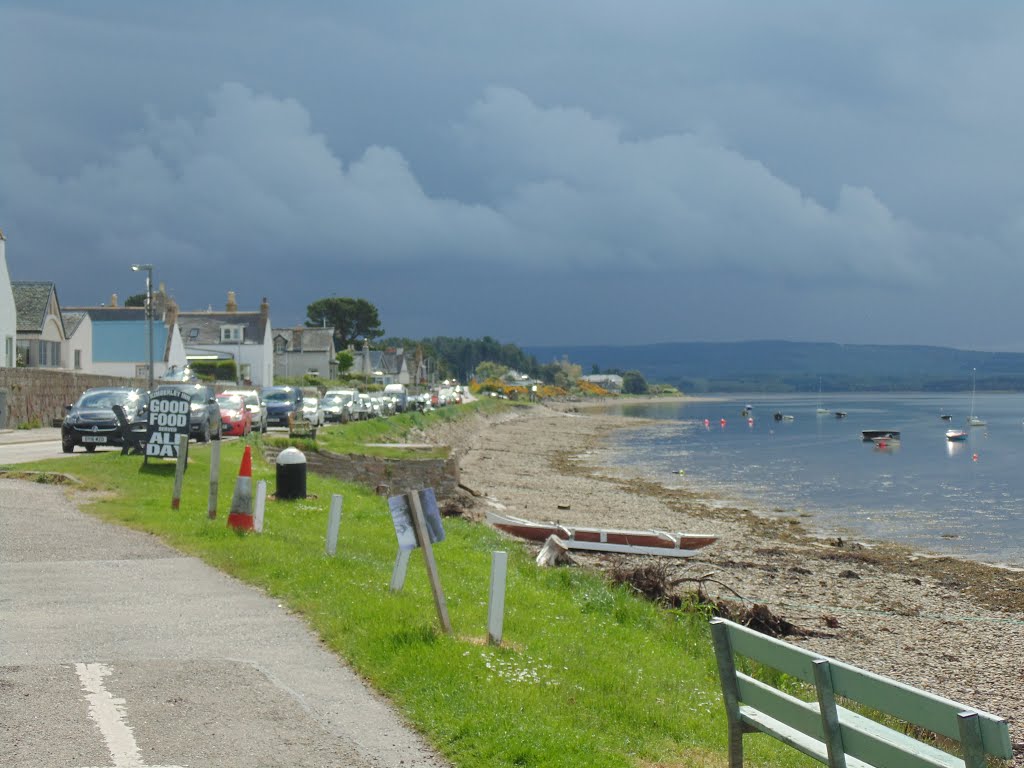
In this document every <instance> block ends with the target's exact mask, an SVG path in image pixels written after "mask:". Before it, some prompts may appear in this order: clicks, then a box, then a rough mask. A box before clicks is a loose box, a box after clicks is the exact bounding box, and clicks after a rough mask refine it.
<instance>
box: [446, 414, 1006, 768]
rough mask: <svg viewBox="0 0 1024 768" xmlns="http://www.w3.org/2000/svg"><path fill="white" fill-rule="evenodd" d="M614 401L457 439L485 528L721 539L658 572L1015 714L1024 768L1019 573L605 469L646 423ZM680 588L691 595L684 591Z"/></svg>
mask: <svg viewBox="0 0 1024 768" xmlns="http://www.w3.org/2000/svg"><path fill="white" fill-rule="evenodd" d="M672 399H673V400H675V399H678V398H672ZM685 399H686V400H687V401H688V402H692V401H694V400H695V398H685ZM651 400H653V401H655V402H667V401H668V400H669V398H665V397H658V398H651ZM623 402H624V401H621V400H616V401H615V404H621V403H623ZM632 402H637V403H639V402H640V400H639V399H638V400H635V401H632ZM608 404H610V403H608V402H602V403H586V404H583V403H580V402H559V403H545V404H543V405H539V406H532V407H530V408H527V409H522V410H520V409H516V410H515V411H513V412H511V413H509V414H508V415H506V416H503V417H501V418H499V419H497V420H495V421H493V422H491V423H489V424H488V425H487V427H486V429H476V430H472V431H471V434H463V435H460V436H457V437H455V440H454V441H453V442H456V443H458V442H462V445H459V446H456V452H457V453H458V455H459V457H460V471H461V475H462V481H463V483H464V484H465V485H466V486H468V487H470V488H472V489H473V490H474V491H475V492H476V493H478V494H479V497H477V498H475V499H473V509H472V510H471V514H472V516H473V517H476V518H482V517H483V510H484V509H486V508H487V507H488V506H490V507H493V508H496V509H504V510H507V511H508V512H509V513H510V514H513V515H517V516H520V517H524V518H527V519H532V520H537V521H549V520H557V521H559V522H563V523H566V524H577V525H600V526H605V527H619V528H661V529H665V530H676V531H687V532H694V533H714V534H717V535H718V536H719V540H718V541H717V542H716V543H715V544H713V545H711V546H709V547H708V548H707V549H704V550H701V551H700V553H699V554H698V555H696V556H694V557H692V558H685V559H683V560H682V561H675V560H673V561H671V562H667V559H665V560H661V559H659V560H657V562H658V563H662V564H665V565H666V566H667V567H668V569H669V572H670V574H671V575H672V577H673V578H676V579H691V580H692V579H694V578H695V577H698V576H705V575H706V574H708V573H711V574H712V579H713V581H714V582H716V583H717V584H714V583H712V582H708V583H707V584H706V589H707V592H708V595H709V596H710V597H712V598H713V599H720V600H725V601H727V602H736V603H740V602H742V604H745V605H746V606H747V607H750V606H752V605H753V604H754V603H760V604H764V605H767V606H768V608H769V610H770V611H771V612H772V613H774V614H776V615H778V616H780V617H781V618H784V619H786V620H788V621H790V622H792V623H793V624H795V625H796V626H798V627H800V628H802V629H805V630H809V631H810V632H812V633H814V635H813V636H810V637H805V638H786V639H787V640H788V641H791V642H795V643H797V644H799V645H802V646H804V647H807V648H810V649H812V650H815V651H817V652H820V653H822V654H825V655H827V656H831V657H834V658H837V659H840V660H843V661H846V662H848V663H851V664H855V665H857V666H860V667H863V668H865V669H869V670H871V671H873V672H876V673H878V674H882V675H886V676H889V677H894V678H896V679H898V680H901V681H903V682H905V683H907V684H909V685H913V686H915V687H919V688H923V689H924V690H928V691H931V692H933V693H935V694H937V695H941V696H945V697H947V698H951V699H955V700H958V701H961V702H963V703H965V704H967V705H969V706H975V707H979V708H981V709H985V710H987V711H990V712H993V713H995V714H998V715H1000V716H1003V717H1005V718H1007V719H1008V720H1009V721H1010V728H1011V734H1012V738H1013V741H1014V743H1015V745H1016V749H1017V759H1016V760H1015V761H1014V763H1013V764H1014V765H1020V766H1024V702H1021V701H1020V696H1019V694H1018V691H1019V690H1020V689H1021V688H1022V687H1024V673H1022V671H1021V663H1020V660H1021V659H1022V658H1024V576H1022V575H1021V571H1020V569H1013V568H1010V567H1001V566H997V565H990V564H987V563H981V562H979V561H973V560H965V559H960V558H956V557H953V556H950V555H944V554H937V553H928V552H916V551H913V550H911V549H909V548H907V547H905V546H901V545H897V544H892V543H888V542H881V541H870V540H868V539H862V538H859V537H858V538H857V539H854V540H850V539H846V538H844V537H846V536H848V535H849V534H848V533H846V532H843V533H841V534H839V535H836V534H835V533H828V532H827V531H824V530H822V529H820V528H819V529H816V530H812V526H811V525H808V524H807V522H806V520H804V519H801V518H799V517H795V516H793V515H782V516H779V517H766V516H763V515H761V514H759V513H755V512H753V511H751V510H750V509H741V508H736V507H729V506H718V505H715V504H713V503H710V501H709V498H708V497H706V496H702V495H701V493H700V492H699V491H695V490H685V489H679V488H668V487H666V486H664V485H662V484H660V483H658V482H656V481H654V480H651V479H645V478H642V477H638V476H630V475H628V474H624V473H623V472H622V471H621V470H619V469H616V470H610V469H608V468H606V467H602V466H600V464H599V462H598V456H597V453H598V452H599V451H600V450H607V448H606V440H607V438H608V436H609V435H610V434H611V433H612V432H614V431H617V430H622V429H642V428H644V427H646V426H648V425H649V424H650V422H648V421H646V420H642V419H634V418H630V417H623V416H618V415H611V414H606V413H601V412H600V408H601V406H605V405H608ZM456 429H458V428H456ZM573 559H574V560H576V561H577V562H578V563H580V564H581V565H583V566H584V567H593V568H608V567H611V565H612V564H621V565H627V566H628V567H636V566H637V565H639V564H641V563H643V562H648V563H649V562H650V561H651V558H641V557H634V556H625V555H618V556H613V557H608V556H600V555H582V554H579V553H576V552H574V553H573ZM717 585H721V586H717ZM682 591H692V589H690V587H689V586H687V585H686V584H683V589H682ZM733 592H735V593H738V594H739V595H741V596H743V599H742V601H740V600H737V598H736V595H735V594H733ZM909 659H913V663H909V661H908V660H909Z"/></svg>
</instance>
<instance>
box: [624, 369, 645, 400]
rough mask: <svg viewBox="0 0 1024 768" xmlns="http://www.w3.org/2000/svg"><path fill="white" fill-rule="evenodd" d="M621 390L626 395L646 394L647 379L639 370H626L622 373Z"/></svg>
mask: <svg viewBox="0 0 1024 768" xmlns="http://www.w3.org/2000/svg"><path fill="white" fill-rule="evenodd" d="M622 391H623V392H624V393H625V394H627V395H646V394H647V391H648V387H647V379H645V378H644V375H643V374H642V373H640V371H626V372H625V373H624V374H622Z"/></svg>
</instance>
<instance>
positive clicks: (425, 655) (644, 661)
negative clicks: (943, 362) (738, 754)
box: [20, 442, 817, 768]
mask: <svg viewBox="0 0 1024 768" xmlns="http://www.w3.org/2000/svg"><path fill="white" fill-rule="evenodd" d="M243 445H244V444H243V443H242V442H230V443H229V442H225V443H224V444H223V445H222V458H221V467H222V473H221V475H222V476H221V478H220V497H219V507H220V515H219V516H218V518H217V519H216V520H213V521H210V520H208V519H207V515H206V507H207V493H208V486H207V483H208V478H209V456H210V448H209V447H208V446H197V445H193V446H192V447H191V450H190V463H189V469H188V471H187V472H186V477H185V483H184V488H183V493H182V500H181V509H180V510H178V511H172V510H171V509H170V496H171V489H172V485H173V477H174V466H173V464H172V463H170V462H168V463H150V464H149V465H143V464H142V459H141V458H139V457H122V456H120V455H119V454H117V453H102V454H100V453H97V454H96V455H94V456H89V457H80V458H76V459H73V460H72V459H56V460H52V461H47V462H40V463H36V464H33V465H26V466H25V467H23V468H20V469H39V470H45V469H49V470H56V471H63V472H66V473H68V474H71V475H73V476H74V477H76V478H78V479H79V480H80V481H81V482H82V483H84V484H85V486H86V487H87V488H91V489H95V490H101V491H105V493H101V494H94V495H92V499H93V500H92V501H90V502H89V504H88V506H87V510H88V511H91V512H93V513H94V514H96V515H98V516H99V517H101V518H104V519H106V520H110V521H115V522H118V523H121V524H125V525H129V526H131V527H133V528H137V529H139V530H144V531H148V532H151V533H154V534H157V535H159V536H160V537H162V538H163V539H164V540H165V541H167V542H168V543H169V544H170V545H171V546H173V547H176V548H177V549H179V550H181V551H183V552H186V553H189V554H193V555H195V556H197V557H200V558H202V559H203V560H205V561H206V562H208V563H209V564H211V565H213V566H214V567H217V568H220V569H221V570H224V571H226V572H228V573H230V574H232V575H234V576H235V577H237V578H239V579H242V580H244V581H246V582H249V583H251V584H253V585H255V586H258V587H260V588H262V589H263V590H265V591H266V592H267V593H269V594H270V595H273V596H274V597H275V598H276V599H278V600H280V601H282V602H284V603H286V604H287V605H288V606H289V607H290V608H291V609H292V610H294V611H295V612H297V613H299V614H301V615H303V616H304V617H305V619H306V620H307V621H308V623H309V624H310V625H311V626H312V627H313V628H314V629H315V630H316V631H317V632H318V633H319V634H320V636H321V637H322V638H323V640H324V642H325V643H326V644H327V645H328V646H329V647H330V648H331V649H333V650H334V651H335V652H337V653H338V654H339V655H340V656H342V657H344V658H346V659H347V660H348V661H349V662H350V663H351V664H352V666H353V667H354V668H355V669H356V670H357V671H358V672H359V673H360V674H361V675H363V676H364V677H365V678H366V679H368V680H369V681H370V682H371V683H372V684H373V685H374V686H375V687H376V688H377V689H378V690H380V691H381V692H383V693H384V694H386V695H387V696H388V697H389V698H390V699H391V700H392V701H394V702H395V704H396V705H397V706H398V707H399V708H400V709H401V711H402V712H404V713H405V715H406V716H407V717H408V719H409V720H410V721H411V722H412V723H414V724H415V726H416V727H417V728H419V729H420V730H421V731H422V732H423V733H424V734H425V735H426V737H427V738H428V739H429V740H430V741H431V742H432V743H434V744H435V745H436V746H437V748H438V749H439V750H440V751H442V752H443V753H444V754H445V755H447V756H448V758H449V759H450V760H451V761H452V762H453V763H454V764H455V765H456V766H459V767H460V768H477V767H479V768H484V767H485V766H486V767H487V768H493V767H495V766H545V767H549V766H550V767H551V768H559V767H561V766H566V767H568V766H572V767H573V768H578V767H579V766H595V767H603V766H609V767H610V766H644V767H645V768H653V767H654V766H660V767H662V768H670V767H675V766H713V767H716V768H717V767H721V766H725V765H726V762H727V761H726V758H725V744H726V732H725V718H724V713H723V708H722V704H721V695H720V692H719V687H718V680H717V674H716V671H715V664H714V658H713V653H712V651H711V645H710V639H709V633H708V631H707V626H706V622H705V620H704V617H701V616H697V615H694V614H689V613H681V612H671V611H666V610H663V609H659V608H657V607H655V606H653V605H651V604H649V603H647V602H645V601H643V600H640V599H637V598H636V597H634V596H633V595H632V594H630V593H629V592H628V591H627V590H626V589H625V588H623V587H613V586H611V585H610V584H609V583H607V582H606V581H605V580H604V579H603V578H602V577H601V576H599V575H598V574H595V573H590V572H585V571H582V570H580V569H575V568H560V569H541V568H538V567H537V566H536V565H535V564H534V563H533V560H532V558H531V557H530V556H529V555H528V553H527V552H526V551H525V550H523V549H521V548H520V547H519V546H518V545H517V544H516V543H514V542H510V541H508V540H506V539H503V538H501V537H500V536H499V535H498V534H497V533H496V532H494V531H492V530H491V529H489V528H487V527H486V526H483V525H479V524H473V523H469V522H467V521H464V520H461V519H448V520H446V521H445V527H446V532H447V539H446V540H445V541H444V542H443V543H441V544H439V545H437V546H436V547H435V556H436V558H437V562H438V568H439V571H440V576H441V580H442V583H443V585H444V588H445V592H446V596H447V601H448V607H449V611H450V615H451V620H452V625H453V627H454V630H455V633H454V635H452V636H447V635H444V634H442V633H440V631H439V629H438V622H437V618H436V615H435V613H434V607H433V601H432V598H431V595H430V590H429V585H428V583H427V579H426V575H425V569H424V568H423V567H422V565H421V563H422V558H421V557H420V556H419V554H418V553H414V556H413V559H412V561H411V563H410V567H409V573H408V577H407V579H406V584H405V588H404V590H403V591H402V592H401V593H399V594H391V593H390V592H389V590H388V584H389V580H390V576H391V568H392V565H393V563H394V558H395V552H396V546H397V545H396V539H395V534H394V530H393V528H392V525H391V519H390V516H389V514H388V512H387V505H386V501H385V500H384V499H382V498H379V497H377V496H375V495H373V494H372V493H371V492H370V491H369V490H367V489H364V488H361V487H357V486H353V485H346V484H342V483H338V482H335V481H332V480H328V479H324V478H320V477H317V476H315V475H310V476H309V478H308V483H307V486H308V492H309V494H310V498H307V499H305V500H301V501H280V502H279V501H274V500H268V503H267V508H266V522H265V529H264V532H263V533H262V534H259V535H257V534H245V535H241V534H238V533H236V532H234V531H231V530H229V529H228V528H227V526H226V524H225V518H226V514H227V511H228V507H229V506H230V499H231V493H232V489H233V486H234V480H235V475H236V474H237V469H236V468H237V467H238V466H239V463H240V460H241V454H242V449H243ZM257 447H258V444H257ZM258 453H259V452H258V450H257V451H254V454H257V455H254V459H255V460H254V466H253V480H254V482H255V481H258V480H260V479H263V480H266V481H267V482H268V486H269V488H270V490H271V491H272V490H273V487H274V484H275V480H274V467H272V466H270V465H268V464H267V463H265V462H264V461H262V460H261V459H260V458H259V456H258ZM333 493H340V494H342V495H343V497H344V511H343V516H342V526H341V536H340V540H339V545H338V554H337V556H336V557H334V558H329V557H327V556H326V555H325V554H324V536H325V532H326V526H327V512H328V508H329V504H330V498H331V494H333ZM498 549H503V550H506V551H508V552H509V572H508V589H507V602H506V615H505V624H504V644H503V646H502V647H500V648H495V647H491V646H488V645H486V643H485V639H486V621H487V615H486V612H487V594H488V578H489V572H490V558H491V552H492V551H494V550H498ZM747 754H748V760H747V763H746V764H747V765H763V766H768V765H770V766H782V767H783V768H785V767H786V766H803V765H817V763H814V762H813V761H810V760H809V759H806V758H803V757H802V756H800V755H798V754H797V753H795V752H794V751H793V750H790V749H786V748H784V747H782V746H781V745H779V744H778V743H776V742H774V741H772V740H770V739H768V738H766V737H754V738H751V739H748V740H747Z"/></svg>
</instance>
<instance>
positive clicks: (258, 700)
mask: <svg viewBox="0 0 1024 768" xmlns="http://www.w3.org/2000/svg"><path fill="white" fill-rule="evenodd" d="M0 442H2V441H0ZM83 460H87V458H84V457H83ZM72 493H73V492H72ZM445 765H448V764H447V763H446V762H444V761H443V760H442V759H441V758H440V757H438V756H437V754H436V753H435V752H434V751H433V750H431V749H430V748H429V746H428V745H426V744H425V742H424V741H423V740H422V739H421V738H419V737H418V736H417V735H416V734H415V733H414V732H413V731H412V730H411V729H410V728H408V727H407V726H406V725H405V724H404V723H403V722H402V720H401V718H400V717H399V716H398V715H397V714H396V712H395V711H394V710H393V708H392V707H391V706H390V704H389V703H388V702H387V701H386V700H384V699H383V698H382V697H380V696H378V695H376V694H375V693H373V692H372V691H370V690H369V689H368V688H367V687H366V686H365V685H364V684H363V683H362V681H360V680H359V679H358V678H357V677H356V676H355V675H354V674H353V673H352V672H351V670H350V669H349V668H348V667H346V665H345V664H344V663H342V662H341V661H340V660H339V659H338V658H337V657H336V656H334V655H333V654H331V653H329V652H328V651H326V650H325V649H324V648H323V647H322V645H321V644H320V643H319V641H318V640H317V638H316V637H315V636H314V635H313V634H312V633H311V632H310V631H309V629H308V628H307V627H306V625H305V624H304V623H303V622H302V621H301V620H300V619H299V618H297V617H295V616H292V615H290V614H289V613H288V612H287V611H286V610H284V609H283V608H282V607H281V606H280V605H279V604H278V603H277V602H276V601H274V600H273V599H271V598H269V597H267V596H266V595H264V594H263V593H261V592H259V591H257V590H255V589H252V588H250V587H248V586H245V585H243V584H241V583H240V582H238V581H235V580H233V579H231V578H229V577H227V576H225V575H224V574H222V573H220V572H219V571H216V570H214V569H212V568H210V567H208V566H206V565H204V564H203V563H202V562H200V561H199V560H197V559H195V558H192V557H185V556H183V555H181V554H180V553H178V552H176V551H175V550H172V549H170V548H168V547H166V546H165V545H163V544H162V543H161V542H159V541H158V540H157V539H156V538H154V537H152V536H148V535H146V534H142V533H138V532H135V531H130V530H127V529H124V528H120V527H117V526H113V525H108V524H106V523H102V522H100V521H98V520H96V519H94V518H92V517H89V516H88V515H85V514H83V513H81V512H79V511H78V510H77V509H76V508H75V506H74V504H73V503H72V502H71V501H70V500H69V498H68V497H67V496H66V495H65V491H64V490H62V489H61V488H58V487H54V486H45V485H40V484H37V483H29V482H25V481H17V480H8V479H0V766H3V768H173V767H176V766H181V767H182V768H186V767H187V768H236V767H237V768H243V767H244V768H262V767H267V768H269V767H271V766H273V767H277V766H281V767H282V768H285V767H287V768H304V767H306V766H309V767H311V768H312V767H320V766H325V767H326V766H332V767H333V766H352V767H353V768H363V767H364V766H365V767H367V768H398V767H399V766H401V767H402V768H409V767H410V766H445Z"/></svg>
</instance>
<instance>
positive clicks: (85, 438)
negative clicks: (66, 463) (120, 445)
mask: <svg viewBox="0 0 1024 768" xmlns="http://www.w3.org/2000/svg"><path fill="white" fill-rule="evenodd" d="M82 442H83V443H105V442H107V436H106V435H82Z"/></svg>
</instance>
